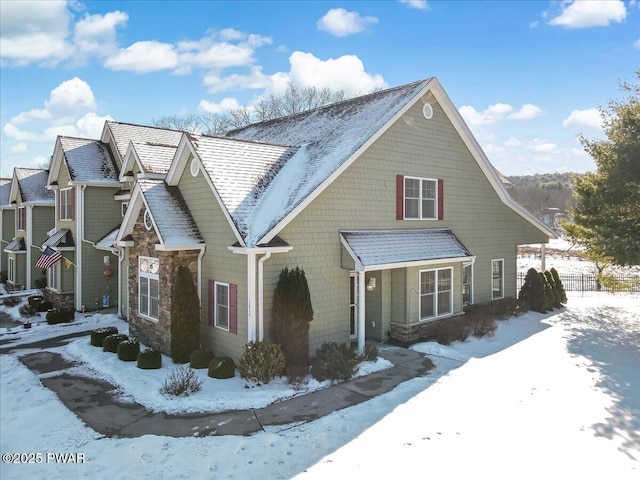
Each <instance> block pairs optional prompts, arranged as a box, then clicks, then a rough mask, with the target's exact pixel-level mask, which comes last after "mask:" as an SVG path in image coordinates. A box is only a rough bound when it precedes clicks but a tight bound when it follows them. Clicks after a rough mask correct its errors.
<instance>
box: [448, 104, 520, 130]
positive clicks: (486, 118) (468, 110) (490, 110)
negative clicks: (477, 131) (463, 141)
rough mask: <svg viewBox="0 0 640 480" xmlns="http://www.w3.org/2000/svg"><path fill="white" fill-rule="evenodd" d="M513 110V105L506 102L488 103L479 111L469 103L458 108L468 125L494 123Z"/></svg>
mask: <svg viewBox="0 0 640 480" xmlns="http://www.w3.org/2000/svg"><path fill="white" fill-rule="evenodd" d="M512 111H513V107H512V106H511V105H509V104H507V103H496V104H495V105H489V107H487V108H486V109H484V110H483V111H481V112H479V111H477V110H476V109H475V108H473V107H472V106H471V105H463V106H461V107H460V108H459V112H460V115H462V118H464V120H465V121H466V122H467V123H468V124H469V125H489V124H491V123H496V122H498V121H500V120H502V119H503V118H505V117H506V115H507V114H509V113H511V112H512Z"/></svg>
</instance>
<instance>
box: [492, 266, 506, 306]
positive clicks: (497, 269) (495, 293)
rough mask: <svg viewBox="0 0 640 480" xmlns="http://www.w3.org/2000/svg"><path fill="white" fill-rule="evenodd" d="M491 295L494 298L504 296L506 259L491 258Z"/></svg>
mask: <svg viewBox="0 0 640 480" xmlns="http://www.w3.org/2000/svg"><path fill="white" fill-rule="evenodd" d="M491 295H492V298H493V300H497V299H499V298H503V297H504V260H502V259H499V260H491Z"/></svg>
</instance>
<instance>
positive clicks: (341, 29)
mask: <svg viewBox="0 0 640 480" xmlns="http://www.w3.org/2000/svg"><path fill="white" fill-rule="evenodd" d="M376 23H378V19H377V18H376V17H361V16H360V14H359V13H358V12H348V11H346V10H345V9H344V8H332V9H331V10H329V11H328V12H327V13H326V14H325V16H324V17H322V18H321V19H320V20H318V23H317V26H318V30H323V31H325V32H327V33H330V34H331V35H334V36H336V37H345V36H347V35H352V34H354V33H359V32H362V31H363V30H364V29H365V28H367V27H368V26H369V25H373V24H376Z"/></svg>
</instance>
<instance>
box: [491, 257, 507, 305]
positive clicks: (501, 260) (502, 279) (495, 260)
mask: <svg viewBox="0 0 640 480" xmlns="http://www.w3.org/2000/svg"><path fill="white" fill-rule="evenodd" d="M494 262H500V263H502V269H501V270H502V275H501V277H500V291H501V292H502V296H500V297H495V296H494V295H493V264H494ZM501 298H504V258H493V259H491V300H500V299H501Z"/></svg>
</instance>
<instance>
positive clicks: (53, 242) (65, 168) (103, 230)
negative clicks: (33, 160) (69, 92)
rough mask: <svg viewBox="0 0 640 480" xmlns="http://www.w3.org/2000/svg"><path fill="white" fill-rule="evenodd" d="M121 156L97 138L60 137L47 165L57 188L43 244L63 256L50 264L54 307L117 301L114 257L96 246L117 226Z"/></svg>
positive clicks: (50, 183)
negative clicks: (51, 226) (52, 217)
mask: <svg viewBox="0 0 640 480" xmlns="http://www.w3.org/2000/svg"><path fill="white" fill-rule="evenodd" d="M118 175H119V159H118V157H114V155H112V153H111V150H110V148H109V145H108V144H106V143H103V142H101V141H100V140H92V139H86V138H74V137H64V136H59V137H58V138H57V140H56V144H55V148H54V151H53V156H52V158H51V164H50V166H49V179H48V182H47V183H48V188H49V189H51V190H53V191H54V192H55V230H54V231H52V232H51V235H50V237H49V238H48V239H47V240H46V241H44V242H43V244H42V247H43V248H46V247H47V246H48V247H50V248H51V249H53V250H55V251H58V252H60V253H61V254H62V255H63V257H64V259H63V260H62V261H60V262H57V263H55V264H54V265H53V266H52V267H51V268H49V275H48V277H49V286H48V289H49V294H48V297H49V298H50V300H51V301H52V302H53V303H54V305H60V306H67V307H74V308H76V310H83V309H86V310H93V309H96V308H102V307H110V306H115V305H117V302H118V289H117V278H118V273H119V272H118V267H119V263H118V257H117V256H116V255H115V254H114V253H112V252H110V251H101V250H99V249H96V248H95V246H96V244H97V243H98V242H99V241H100V240H101V239H103V238H104V237H105V236H106V235H107V234H108V233H109V232H112V231H113V230H114V228H116V227H117V226H119V225H120V222H121V219H122V209H121V205H120V203H119V202H116V201H114V195H115V194H116V193H117V192H119V191H120V190H121V188H122V185H121V183H120V182H119V180H118Z"/></svg>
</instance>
